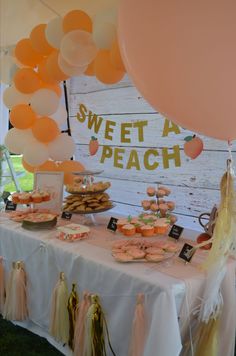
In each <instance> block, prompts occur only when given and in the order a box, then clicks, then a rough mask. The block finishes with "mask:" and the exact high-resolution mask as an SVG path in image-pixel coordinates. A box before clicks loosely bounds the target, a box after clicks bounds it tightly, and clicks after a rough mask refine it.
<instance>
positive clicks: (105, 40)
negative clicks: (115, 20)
mask: <svg viewBox="0 0 236 356" xmlns="http://www.w3.org/2000/svg"><path fill="white" fill-rule="evenodd" d="M115 37H116V27H115V25H113V24H112V23H108V22H102V21H101V22H99V21H96V22H95V24H94V27H93V40H94V42H95V43H96V46H97V47H98V48H101V49H110V48H111V46H112V42H113V41H114V39H115Z"/></svg>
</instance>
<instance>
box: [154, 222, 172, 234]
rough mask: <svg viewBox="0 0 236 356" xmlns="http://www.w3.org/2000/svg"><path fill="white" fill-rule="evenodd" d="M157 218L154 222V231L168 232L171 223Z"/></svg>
mask: <svg viewBox="0 0 236 356" xmlns="http://www.w3.org/2000/svg"><path fill="white" fill-rule="evenodd" d="M160 220H161V219H159V220H157V221H156V222H155V224H154V231H155V233H156V234H160V235H163V234H166V233H167V231H168V228H169V224H168V223H167V222H166V221H160Z"/></svg>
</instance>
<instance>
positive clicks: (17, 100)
mask: <svg viewBox="0 0 236 356" xmlns="http://www.w3.org/2000/svg"><path fill="white" fill-rule="evenodd" d="M31 95H32V94H31ZM31 95H27V94H23V93H21V92H19V91H18V90H17V89H16V88H15V86H14V85H12V86H10V87H9V88H7V89H5V90H4V92H3V102H4V104H5V105H6V107H7V108H8V109H12V108H13V106H15V105H18V104H29V102H30V98H31Z"/></svg>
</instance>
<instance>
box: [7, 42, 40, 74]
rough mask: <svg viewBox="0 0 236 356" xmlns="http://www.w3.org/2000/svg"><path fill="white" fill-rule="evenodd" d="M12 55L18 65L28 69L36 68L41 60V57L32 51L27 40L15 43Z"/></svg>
mask: <svg viewBox="0 0 236 356" xmlns="http://www.w3.org/2000/svg"><path fill="white" fill-rule="evenodd" d="M14 54H15V57H16V59H17V60H18V61H19V62H20V63H22V64H24V65H25V66H28V67H36V65H37V64H38V63H40V62H41V61H42V60H43V55H41V54H40V53H38V52H36V51H35V50H34V48H33V47H32V44H31V41H30V40H29V39H28V38H24V39H23V40H20V41H19V42H17V44H16V47H15V50H14Z"/></svg>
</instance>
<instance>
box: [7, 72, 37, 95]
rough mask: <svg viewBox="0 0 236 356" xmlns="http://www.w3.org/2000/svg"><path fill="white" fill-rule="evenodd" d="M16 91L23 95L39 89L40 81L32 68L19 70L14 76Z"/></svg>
mask: <svg viewBox="0 0 236 356" xmlns="http://www.w3.org/2000/svg"><path fill="white" fill-rule="evenodd" d="M13 80H14V84H15V87H16V89H17V90H18V91H19V92H21V93H23V94H31V93H33V92H35V91H36V90H38V89H40V87H41V80H40V78H39V76H38V74H37V73H36V72H35V71H34V70H33V69H32V68H21V69H19V70H18V71H17V72H16V74H15V75H14V78H13Z"/></svg>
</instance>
